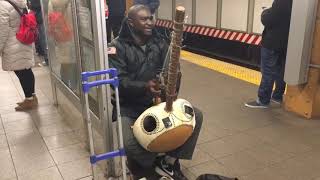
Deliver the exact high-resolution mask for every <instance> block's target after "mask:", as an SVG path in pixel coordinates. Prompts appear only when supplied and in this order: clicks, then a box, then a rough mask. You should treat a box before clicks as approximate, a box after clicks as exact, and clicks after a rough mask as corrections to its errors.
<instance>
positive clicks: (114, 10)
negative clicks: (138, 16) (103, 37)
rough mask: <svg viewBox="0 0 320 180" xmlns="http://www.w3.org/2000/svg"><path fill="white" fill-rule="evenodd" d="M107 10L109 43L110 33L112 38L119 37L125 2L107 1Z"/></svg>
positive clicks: (109, 40) (118, 0)
mask: <svg viewBox="0 0 320 180" xmlns="http://www.w3.org/2000/svg"><path fill="white" fill-rule="evenodd" d="M107 5H108V9H109V16H108V23H107V40H108V42H111V32H112V34H113V38H116V37H118V36H119V32H120V28H121V23H122V20H123V18H124V16H125V12H126V1H125V0H107Z"/></svg>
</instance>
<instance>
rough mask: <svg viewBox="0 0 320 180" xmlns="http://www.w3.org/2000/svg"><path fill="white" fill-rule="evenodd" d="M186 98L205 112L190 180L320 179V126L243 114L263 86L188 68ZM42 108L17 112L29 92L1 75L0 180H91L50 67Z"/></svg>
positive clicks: (39, 71) (42, 86)
mask: <svg viewBox="0 0 320 180" xmlns="http://www.w3.org/2000/svg"><path fill="white" fill-rule="evenodd" d="M182 71H183V84H182V88H181V94H180V97H183V98H185V99H187V100H189V101H190V102H191V103H192V104H193V105H194V106H197V107H199V108H200V109H201V110H202V111H203V113H204V118H205V119H204V124H203V128H202V132H201V135H200V138H199V141H198V145H197V149H196V152H195V153H194V158H193V160H192V161H182V164H183V171H184V172H185V173H186V175H187V176H188V177H189V179H190V180H194V179H195V178H196V177H197V176H199V175H200V174H204V173H217V174H221V175H225V176H237V177H239V178H240V179H241V180H320V120H312V121H309V120H304V119H302V118H300V117H297V116H295V115H293V114H291V113H287V112H285V111H284V110H283V109H282V108H281V107H280V106H277V105H272V107H271V108H270V109H265V110H256V109H254V110H253V109H247V108H246V107H244V105H243V104H244V102H246V101H247V100H253V99H255V96H256V91H257V87H256V86H255V85H251V84H248V83H245V82H242V81H239V80H237V79H233V78H231V77H228V76H226V75H223V74H220V73H216V72H213V71H211V70H208V69H204V68H202V67H199V66H196V65H194V64H190V63H188V62H185V61H182ZM34 72H35V76H36V92H37V95H38V97H39V101H40V106H39V108H38V109H37V110H33V111H30V112H27V113H24V112H15V111H14V107H15V103H16V102H18V101H20V100H22V99H23V93H22V90H21V87H20V85H19V83H18V80H17V78H16V77H15V75H14V74H13V73H8V72H3V71H0V83H1V86H0V97H1V98H0V99H1V101H0V118H1V119H0V120H1V124H0V179H1V180H2V179H10V180H15V179H19V180H20V179H23V180H24V179H32V180H35V179H39V180H43V179H50V180H61V179H65V180H69V179H70V180H71V179H72V180H73V179H81V178H82V179H90V178H89V177H88V176H89V175H90V165H89V162H88V156H89V153H88V152H87V151H86V149H85V147H84V142H83V140H82V139H80V138H78V137H77V135H76V133H75V130H74V129H72V126H70V125H69V124H68V123H66V121H65V120H64V118H63V117H62V116H61V115H60V114H59V112H58V111H57V109H56V107H54V106H53V105H52V93H51V87H50V83H49V79H50V78H49V76H48V73H49V71H48V69H47V68H46V67H38V68H34Z"/></svg>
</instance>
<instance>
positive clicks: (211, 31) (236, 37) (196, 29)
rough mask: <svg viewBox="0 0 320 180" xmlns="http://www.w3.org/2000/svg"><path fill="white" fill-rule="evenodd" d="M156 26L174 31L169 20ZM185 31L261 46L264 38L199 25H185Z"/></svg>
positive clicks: (158, 22) (159, 20)
mask: <svg viewBox="0 0 320 180" xmlns="http://www.w3.org/2000/svg"><path fill="white" fill-rule="evenodd" d="M156 26H159V27H165V28H169V29H172V28H173V22H172V21H169V20H162V19H158V20H157V21H156ZM184 31H185V32H188V33H195V34H200V35H204V36H209V37H214V38H220V39H226V40H230V41H238V42H242V43H247V44H253V45H260V43H261V40H262V37H261V36H260V35H255V34H247V33H243V32H234V31H229V30H222V29H215V28H211V27H203V26H199V25H185V27H184Z"/></svg>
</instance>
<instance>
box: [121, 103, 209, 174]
mask: <svg viewBox="0 0 320 180" xmlns="http://www.w3.org/2000/svg"><path fill="white" fill-rule="evenodd" d="M194 111H195V117H196V126H195V128H194V131H193V134H192V135H191V137H190V138H189V139H188V140H187V142H186V143H185V144H184V145H182V146H181V147H179V148H177V149H176V150H173V151H171V152H168V153H166V154H167V155H169V156H171V157H175V158H177V159H188V160H191V159H192V155H193V152H194V150H195V147H196V144H197V140H198V137H199V134H200V130H201V126H202V121H203V116H202V112H201V111H200V110H199V109H197V108H194ZM139 115H140V113H139V114H135V113H133V112H132V111H131V110H129V109H126V108H123V107H121V118H122V119H121V120H122V126H123V127H122V128H123V139H124V147H125V151H126V155H127V157H128V159H130V160H133V161H135V162H136V163H137V164H138V165H139V166H140V167H141V168H143V169H145V170H147V169H150V168H151V167H152V165H153V163H154V161H155V159H156V157H157V156H158V153H154V152H149V151H147V150H145V149H144V148H143V147H142V146H141V145H140V144H139V142H138V141H137V139H136V138H135V137H134V135H133V131H132V128H131V126H132V125H133V124H134V122H135V120H136V119H137V118H138V117H139ZM140 170H141V169H140Z"/></svg>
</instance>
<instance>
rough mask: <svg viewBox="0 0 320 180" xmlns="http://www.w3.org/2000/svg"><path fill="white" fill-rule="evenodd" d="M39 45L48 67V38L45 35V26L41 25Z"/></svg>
mask: <svg viewBox="0 0 320 180" xmlns="http://www.w3.org/2000/svg"><path fill="white" fill-rule="evenodd" d="M38 29H39V38H38V39H39V45H40V50H41V51H40V52H41V53H40V55H41V56H43V58H44V61H45V64H46V65H48V64H49V62H48V53H47V51H48V50H47V38H46V34H45V28H44V24H43V23H42V24H39V28H38Z"/></svg>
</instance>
